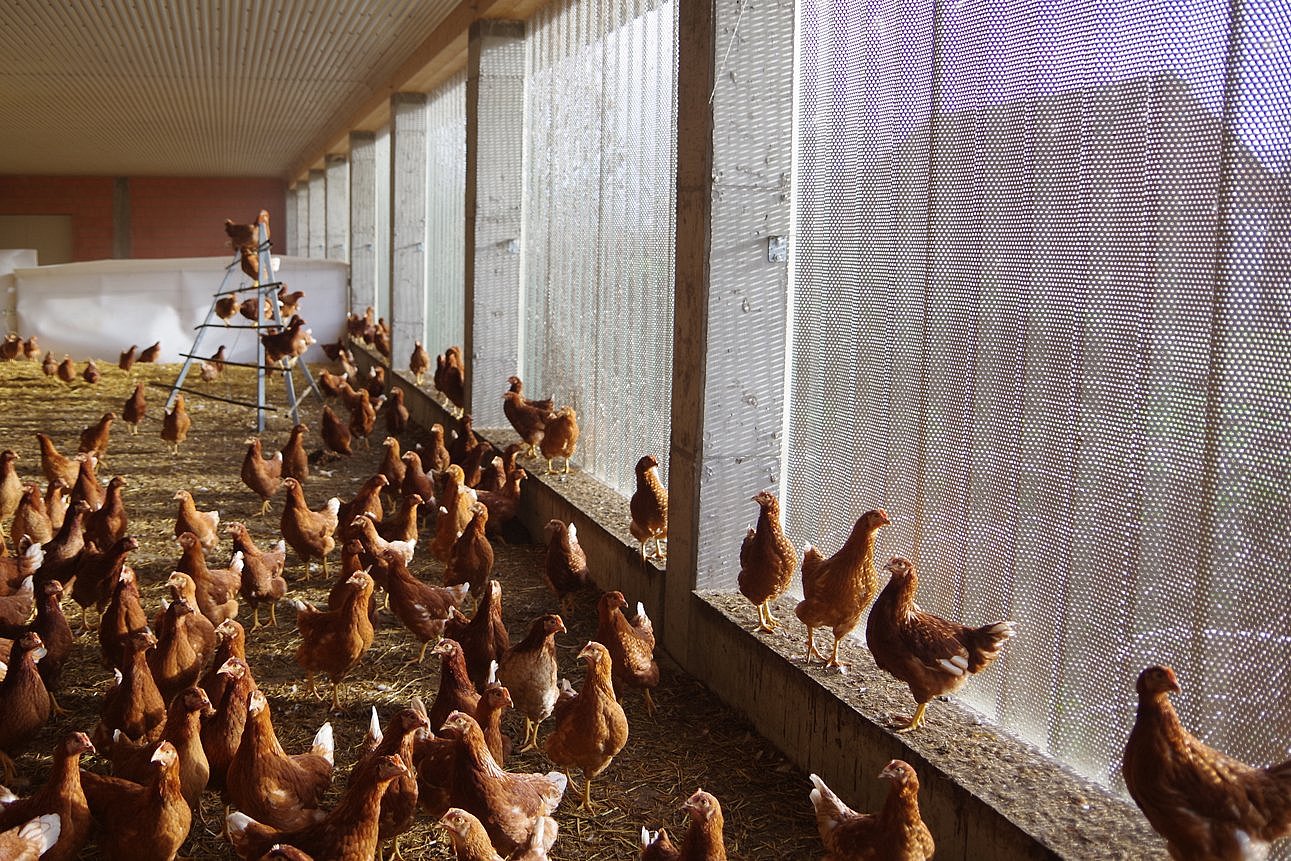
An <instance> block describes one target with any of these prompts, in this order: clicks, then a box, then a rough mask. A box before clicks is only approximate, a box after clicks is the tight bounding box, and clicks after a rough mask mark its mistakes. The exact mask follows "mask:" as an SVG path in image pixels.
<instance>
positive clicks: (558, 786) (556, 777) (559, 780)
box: [544, 771, 569, 810]
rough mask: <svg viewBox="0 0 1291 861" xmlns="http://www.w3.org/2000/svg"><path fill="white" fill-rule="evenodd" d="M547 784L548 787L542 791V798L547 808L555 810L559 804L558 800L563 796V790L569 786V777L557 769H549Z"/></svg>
mask: <svg viewBox="0 0 1291 861" xmlns="http://www.w3.org/2000/svg"><path fill="white" fill-rule="evenodd" d="M547 784H548V786H549V787H550V788H549V790H548V791H547V792H546V793H544V799H545V800H546V802H547V808H548V810H555V809H556V808H557V807H558V806H559V805H560V800H561V799H562V798H564V797H565V790H566V789H568V788H569V778H568V777H566V776H565V775H564V774H563V773H561V772H559V771H549V772H547Z"/></svg>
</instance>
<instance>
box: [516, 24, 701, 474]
mask: <svg viewBox="0 0 1291 861" xmlns="http://www.w3.org/2000/svg"><path fill="white" fill-rule="evenodd" d="M676 57H677V52H676V8H675V6H674V4H672V3H669V2H654V0H632V2H629V3H626V4H623V3H613V2H582V3H579V2H562V3H553V4H551V5H550V6H548V7H546V8H545V9H544V10H543V11H542V12H541V13H539V14H538V15H536V16H535V17H534V19H533V21H531V22H530V30H529V68H528V77H527V79H526V101H525V114H524V122H525V125H526V130H527V134H526V142H525V176H526V187H525V202H524V207H525V209H524V254H525V258H524V279H525V296H524V302H525V329H524V341H523V354H522V360H523V361H522V363H523V369H522V377H523V379H524V381H525V387H526V391H527V392H528V393H529V395H530V397H552V398H554V399H555V400H556V402H557V403H559V404H570V405H572V406H573V407H574V408H575V409H576V410H577V411H578V421H579V425H580V426H581V428H582V432H583V436H582V438H581V439H580V440H579V450H578V454H577V455H576V456H575V458H574V459H575V461H577V462H578V463H579V464H580V465H581V466H582V467H583V468H584V469H585V470H587V471H588V472H591V473H593V474H594V475H596V476H597V477H598V478H600V479H602V480H604V481H606V482H607V483H608V484H610V485H611V486H613V487H615V488H617V489H619V490H620V491H624V492H627V493H631V492H632V489H633V488H634V487H635V476H634V475H633V467H634V466H635V464H636V462H637V459H638V458H639V457H641V455H643V454H647V453H650V454H654V455H655V456H656V457H658V458H659V463H660V467H661V468H662V471H664V472H665V473H666V471H667V462H666V453H667V451H668V443H669V428H670V417H671V412H670V407H671V383H672V334H673V332H672V298H673V297H672V282H673V268H674V243H673V232H674V228H675V220H676V195H675V184H676V139H677V129H676V122H675V113H676V112H675V104H676ZM607 320H617V321H623V323H622V325H620V326H617V327H607V326H606V325H604V324H605V321H607ZM625 332H626V333H630V334H625ZM500 394H501V390H499V395H500Z"/></svg>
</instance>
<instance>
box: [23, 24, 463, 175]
mask: <svg viewBox="0 0 1291 861" xmlns="http://www.w3.org/2000/svg"><path fill="white" fill-rule="evenodd" d="M456 5H457V2H456V0H383V2H376V0H311V2H302V0H265V2H259V3H222V2H217V0H195V2H191V3H166V4H162V3H154V2H141V3H131V4H125V3H93V4H90V3H76V4H70V3H46V2H43V0H8V2H6V3H5V4H4V10H3V13H2V14H0V18H2V21H3V26H0V140H4V142H5V145H4V151H3V154H2V155H0V171H3V172H6V173H77V174H107V175H206V176H221V175H227V176H277V175H282V174H284V173H286V172H287V171H288V170H289V169H290V168H291V166H292V164H293V162H294V160H296V159H298V158H300V157H301V153H300V152H298V151H297V149H296V148H297V147H302V146H308V145H309V144H310V142H311V141H313V140H314V138H316V137H318V136H319V135H320V134H323V133H324V132H325V131H326V129H327V128H328V126H329V125H330V124H331V123H334V122H335V119H336V117H337V116H338V115H346V114H348V113H350V112H352V111H353V110H355V109H357V107H358V105H360V104H361V103H362V101H363V100H364V98H366V97H367V96H368V95H369V93H370V92H371V91H372V89H373V88H374V87H376V86H378V85H380V84H382V83H384V82H385V80H386V79H387V78H388V77H389V76H390V75H391V74H392V73H393V72H394V70H395V69H396V68H397V67H398V66H399V64H400V63H402V62H403V61H404V60H405V58H406V57H407V56H408V55H409V54H411V53H412V51H413V50H414V49H416V48H417V46H418V45H419V44H420V43H421V42H422V41H423V40H424V39H425V38H426V37H427V35H429V34H430V32H431V31H432V30H433V29H434V28H435V26H436V25H437V24H439V23H440V22H441V21H442V20H443V19H444V17H445V16H446V15H448V13H449V12H450V11H451V10H452V9H453V7H455V6H456ZM284 142H290V143H284Z"/></svg>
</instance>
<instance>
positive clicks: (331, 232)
mask: <svg viewBox="0 0 1291 861" xmlns="http://www.w3.org/2000/svg"><path fill="white" fill-rule="evenodd" d="M324 169H325V170H326V172H327V185H326V194H327V203H326V208H327V259H328V260H340V261H342V262H348V261H349V259H350V161H349V159H348V158H346V157H345V156H344V155H341V154H340V153H333V154H331V155H329V156H328V157H327V167H326V168H324Z"/></svg>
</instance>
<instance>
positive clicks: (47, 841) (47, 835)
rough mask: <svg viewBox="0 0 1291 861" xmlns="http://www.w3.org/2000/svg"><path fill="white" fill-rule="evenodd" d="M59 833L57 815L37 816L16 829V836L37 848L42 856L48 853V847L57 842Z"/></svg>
mask: <svg viewBox="0 0 1291 861" xmlns="http://www.w3.org/2000/svg"><path fill="white" fill-rule="evenodd" d="M61 831H62V821H61V820H60V819H59V818H58V814H57V813H46V814H45V815H44V816H37V817H36V818H35V819H33V820H31V821H30V822H28V823H27V824H26V825H24V826H22V828H20V829H18V836H19V837H21V838H22V839H23V840H28V841H31V843H32V844H33V845H35V846H39V847H40V854H41V855H44V854H45V853H46V852H47V851H49V847H51V846H53V845H54V844H55V843H57V842H58V835H59V833H60V832H61Z"/></svg>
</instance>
